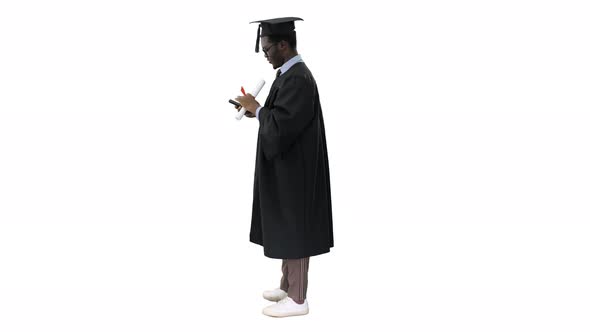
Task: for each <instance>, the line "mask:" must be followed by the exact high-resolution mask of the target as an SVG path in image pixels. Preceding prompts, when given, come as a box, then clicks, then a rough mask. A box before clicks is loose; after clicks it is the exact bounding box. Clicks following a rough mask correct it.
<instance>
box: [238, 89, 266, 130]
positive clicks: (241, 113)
mask: <svg viewBox="0 0 590 332" xmlns="http://www.w3.org/2000/svg"><path fill="white" fill-rule="evenodd" d="M264 83H266V82H265V81H264V80H260V82H258V85H257V86H256V89H254V91H252V93H251V95H252V96H254V98H256V96H258V93H259V92H260V90H262V87H263V86H264ZM244 114H246V109H245V108H244V107H242V109H241V110H240V111H239V112H238V114H236V119H237V120H241V119H242V117H243V116H244Z"/></svg>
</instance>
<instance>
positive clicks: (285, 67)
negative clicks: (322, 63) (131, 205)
mask: <svg viewBox="0 0 590 332" xmlns="http://www.w3.org/2000/svg"><path fill="white" fill-rule="evenodd" d="M299 62H303V59H301V55H299V54H297V55H296V56H294V57H292V58H291V59H289V61H287V62H285V63H283V65H282V66H281V68H279V70H280V71H281V76H282V75H283V74H285V73H286V72H287V70H289V69H291V67H293V65H294V64H296V63H299ZM261 109H262V106H258V108H257V109H256V118H257V119H258V112H260V110H261ZM258 120H260V119H258Z"/></svg>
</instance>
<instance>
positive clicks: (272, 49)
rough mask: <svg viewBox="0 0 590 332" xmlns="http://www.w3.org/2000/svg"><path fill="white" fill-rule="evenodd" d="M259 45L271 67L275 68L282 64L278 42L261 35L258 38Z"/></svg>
mask: <svg viewBox="0 0 590 332" xmlns="http://www.w3.org/2000/svg"><path fill="white" fill-rule="evenodd" d="M260 46H261V47H262V53H264V57H265V58H266V60H268V62H270V64H271V65H272V68H273V69H277V68H279V67H280V66H282V65H283V60H282V56H281V54H280V52H279V49H278V48H279V45H278V43H272V42H271V41H269V40H268V37H262V38H261V39H260Z"/></svg>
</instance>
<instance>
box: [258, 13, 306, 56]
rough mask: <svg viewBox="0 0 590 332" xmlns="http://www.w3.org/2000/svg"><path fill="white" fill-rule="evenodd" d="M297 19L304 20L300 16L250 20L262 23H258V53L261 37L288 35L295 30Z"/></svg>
mask: <svg viewBox="0 0 590 332" xmlns="http://www.w3.org/2000/svg"><path fill="white" fill-rule="evenodd" d="M295 21H303V19H301V18H299V17H279V18H273V19H270V20H261V21H253V22H250V23H260V24H259V25H258V33H257V34H256V49H255V51H256V53H258V45H259V44H260V37H266V36H272V35H288V34H290V33H291V32H293V31H295Z"/></svg>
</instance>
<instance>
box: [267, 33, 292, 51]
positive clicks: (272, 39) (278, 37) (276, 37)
mask: <svg viewBox="0 0 590 332" xmlns="http://www.w3.org/2000/svg"><path fill="white" fill-rule="evenodd" d="M267 37H268V40H269V41H270V42H271V43H278V42H280V41H281V40H284V41H286V42H287V44H289V46H290V47H291V48H292V49H294V50H296V49H297V36H296V34H295V31H292V32H291V33H289V34H286V35H270V36H267Z"/></svg>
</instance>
